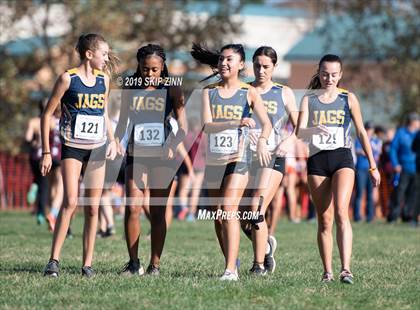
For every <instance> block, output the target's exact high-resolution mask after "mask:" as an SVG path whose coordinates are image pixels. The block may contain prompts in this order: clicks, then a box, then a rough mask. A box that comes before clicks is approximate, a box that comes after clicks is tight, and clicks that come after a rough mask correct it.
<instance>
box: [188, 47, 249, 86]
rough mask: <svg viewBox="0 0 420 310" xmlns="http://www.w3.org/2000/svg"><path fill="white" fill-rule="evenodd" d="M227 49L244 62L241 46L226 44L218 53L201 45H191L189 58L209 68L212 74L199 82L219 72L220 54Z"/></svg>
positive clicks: (243, 51)
mask: <svg viewBox="0 0 420 310" xmlns="http://www.w3.org/2000/svg"><path fill="white" fill-rule="evenodd" d="M228 49H231V50H233V51H234V52H235V53H237V54H239V56H240V57H241V61H243V62H245V49H244V47H243V45H242V44H227V45H225V46H223V47H222V48H221V49H220V51H212V50H210V49H208V48H207V47H205V46H203V45H201V44H197V43H193V45H192V49H191V56H192V57H193V58H194V59H196V60H197V61H199V62H200V63H202V64H205V65H208V66H210V68H211V69H212V70H213V74H211V75H209V76H208V77H206V78H204V79H203V80H201V81H200V82H203V81H206V80H208V79H210V78H212V77H214V76H216V75H218V74H219V71H218V70H217V65H218V63H219V58H220V54H221V53H222V52H223V51H224V50H228ZM242 70H243V69H242ZM242 70H240V71H239V73H241V72H242Z"/></svg>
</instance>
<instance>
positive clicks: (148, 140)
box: [134, 123, 164, 146]
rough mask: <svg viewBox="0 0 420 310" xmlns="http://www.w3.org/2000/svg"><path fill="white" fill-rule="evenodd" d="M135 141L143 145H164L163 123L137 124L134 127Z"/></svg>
mask: <svg viewBox="0 0 420 310" xmlns="http://www.w3.org/2000/svg"><path fill="white" fill-rule="evenodd" d="M134 141H135V142H136V144H138V145H142V146H162V145H163V142H164V128H163V124H162V123H145V124H137V125H136V126H135V127H134Z"/></svg>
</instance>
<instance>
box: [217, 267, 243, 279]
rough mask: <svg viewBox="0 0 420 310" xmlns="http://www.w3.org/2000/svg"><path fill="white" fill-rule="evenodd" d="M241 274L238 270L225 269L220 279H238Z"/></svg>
mask: <svg viewBox="0 0 420 310" xmlns="http://www.w3.org/2000/svg"><path fill="white" fill-rule="evenodd" d="M238 280H239V276H238V272H237V271H236V270H235V272H232V271H230V270H227V269H226V270H225V273H224V274H223V275H222V276H221V277H220V281H238Z"/></svg>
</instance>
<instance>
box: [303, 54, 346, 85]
mask: <svg viewBox="0 0 420 310" xmlns="http://www.w3.org/2000/svg"><path fill="white" fill-rule="evenodd" d="M323 62H338V63H339V64H340V68H343V62H342V61H341V58H340V57H339V56H337V55H333V54H327V55H324V56H323V57H322V58H321V60H320V61H319V64H318V71H317V72H316V73H315V74H314V75H313V76H312V78H311V81H310V82H309V85H308V89H320V88H321V81H320V79H319V71H320V70H321V65H322V63H323Z"/></svg>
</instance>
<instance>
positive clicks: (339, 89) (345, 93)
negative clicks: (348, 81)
mask: <svg viewBox="0 0 420 310" xmlns="http://www.w3.org/2000/svg"><path fill="white" fill-rule="evenodd" d="M338 91H339V92H340V93H341V94H343V95H348V94H349V91H348V90H347V89H344V88H340V87H339V88H338Z"/></svg>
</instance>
